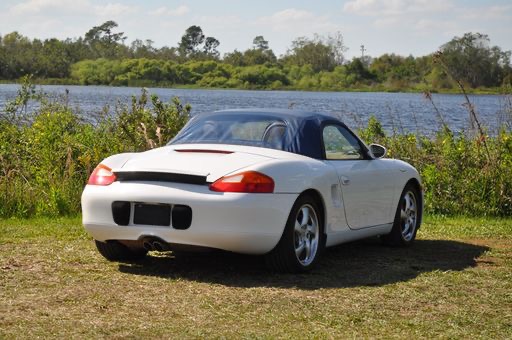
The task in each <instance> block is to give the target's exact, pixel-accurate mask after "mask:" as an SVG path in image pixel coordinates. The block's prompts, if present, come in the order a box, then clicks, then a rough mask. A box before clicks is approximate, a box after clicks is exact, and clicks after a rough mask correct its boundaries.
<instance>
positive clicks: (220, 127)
mask: <svg viewBox="0 0 512 340" xmlns="http://www.w3.org/2000/svg"><path fill="white" fill-rule="evenodd" d="M286 131H287V127H286V124H285V123H284V121H282V120H279V119H276V118H275V117H271V116H266V115H234V114H228V115H223V114H221V113H219V114H213V115H205V116H198V117H195V118H193V119H192V120H191V121H190V122H189V123H188V124H187V125H186V126H185V127H184V128H183V130H181V131H180V133H179V134H178V135H177V136H176V137H175V138H174V139H173V140H172V141H171V142H170V143H169V144H191V143H197V144H237V145H249V146H259V147H266V148H272V149H278V150H283V147H284V139H285V134H286Z"/></svg>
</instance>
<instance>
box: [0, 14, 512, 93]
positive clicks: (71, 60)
mask: <svg viewBox="0 0 512 340" xmlns="http://www.w3.org/2000/svg"><path fill="white" fill-rule="evenodd" d="M126 41H127V37H126V36H125V34H124V33H123V32H119V30H118V24H117V23H116V22H114V21H107V22H105V23H103V24H101V25H99V26H95V27H93V28H91V29H90V30H88V31H87V32H86V33H85V34H84V36H83V37H79V38H77V39H69V38H68V39H65V40H59V39H55V38H53V39H45V40H40V39H33V40H31V39H29V38H27V37H25V36H23V35H20V34H19V33H17V32H12V33H9V34H6V35H4V36H0V79H2V80H6V81H12V80H17V79H19V78H20V77H22V76H24V75H27V74H31V75H33V76H34V78H35V79H36V80H39V81H41V82H56V83H71V84H84V85H128V86H130V85H131V86H150V85H156V86H179V85H184V86H197V87H215V88H256V89H305V90H347V89H358V90H361V89H367V90H390V91H403V90H418V91H419V90H424V89H427V88H428V89H429V90H439V91H449V90H451V89H455V88H456V87H457V84H456V83H455V82H454V81H453V78H456V79H460V80H462V81H463V82H464V85H465V86H466V87H467V88H471V89H478V88H498V87H501V86H510V85H512V67H511V64H510V57H511V52H510V51H503V50H502V49H501V48H500V47H498V46H492V45H491V43H490V38H489V37H488V36H487V35H485V34H481V33H466V34H464V35H463V36H462V37H454V38H453V39H452V40H450V41H449V42H447V43H445V44H444V45H442V46H440V49H439V53H436V54H435V55H436V58H439V56H440V57H441V58H442V64H443V65H439V63H436V58H434V52H433V53H432V54H430V55H426V56H420V57H413V56H400V55H396V54H384V55H381V56H379V57H376V58H371V57H368V56H366V57H361V58H353V59H352V60H346V58H345V52H346V51H347V49H346V47H345V45H344V43H343V36H342V35H341V34H340V33H336V34H333V35H328V36H320V35H315V36H314V37H313V38H306V37H299V38H297V39H295V40H293V41H292V42H291V45H290V47H289V49H288V51H287V52H286V53H285V54H284V55H282V56H280V57H277V56H276V55H275V53H274V52H273V51H272V49H271V48H270V47H269V42H268V41H267V40H265V38H264V37H263V36H257V37H255V38H254V39H253V41H252V43H253V44H252V47H251V48H249V49H247V50H245V51H238V50H234V51H232V52H229V53H225V54H224V55H223V56H221V55H220V53H219V51H218V47H219V45H220V41H219V40H218V39H216V38H215V37H212V36H207V35H206V34H205V33H204V32H203V30H202V29H201V27H199V26H190V27H189V28H188V29H187V30H186V31H185V32H184V34H183V36H182V37H181V40H180V41H179V42H178V44H177V46H175V47H168V46H164V47H161V48H156V47H155V46H154V42H153V41H151V40H140V39H136V40H134V41H133V42H131V43H130V44H127V43H126ZM443 66H445V67H443ZM446 68H448V69H449V70H450V71H451V76H450V75H448V74H447V73H446Z"/></svg>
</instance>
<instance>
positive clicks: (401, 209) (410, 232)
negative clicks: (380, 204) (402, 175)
mask: <svg viewBox="0 0 512 340" xmlns="http://www.w3.org/2000/svg"><path fill="white" fill-rule="evenodd" d="M411 199H412V200H413V203H414V206H415V209H414V210H415V212H414V213H413V212H412V211H411V210H410V209H408V203H407V200H411ZM421 213H422V201H421V196H420V192H419V191H418V189H417V188H416V186H414V185H413V184H411V183H408V184H407V185H406V186H405V188H404V190H403V191H402V194H401V195H400V200H399V201H398V206H397V208H396V213H395V220H394V222H393V228H392V229H391V232H390V233H389V234H387V235H383V236H381V239H382V241H383V243H384V244H386V245H389V246H402V247H403V246H409V245H411V244H412V243H414V240H415V239H416V233H417V232H418V229H419V227H420V223H421Z"/></svg>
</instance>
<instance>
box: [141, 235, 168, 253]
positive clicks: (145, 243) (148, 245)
mask: <svg viewBox="0 0 512 340" xmlns="http://www.w3.org/2000/svg"><path fill="white" fill-rule="evenodd" d="M142 247H144V249H146V250H147V251H167V250H170V247H169V244H168V243H167V242H165V241H164V240H161V239H159V238H156V237H144V238H143V239H142Z"/></svg>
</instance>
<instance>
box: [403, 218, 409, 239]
mask: <svg viewBox="0 0 512 340" xmlns="http://www.w3.org/2000/svg"><path fill="white" fill-rule="evenodd" d="M409 229H410V224H409V221H408V220H407V221H405V223H404V226H403V228H402V235H404V236H407V234H408V233H409Z"/></svg>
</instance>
